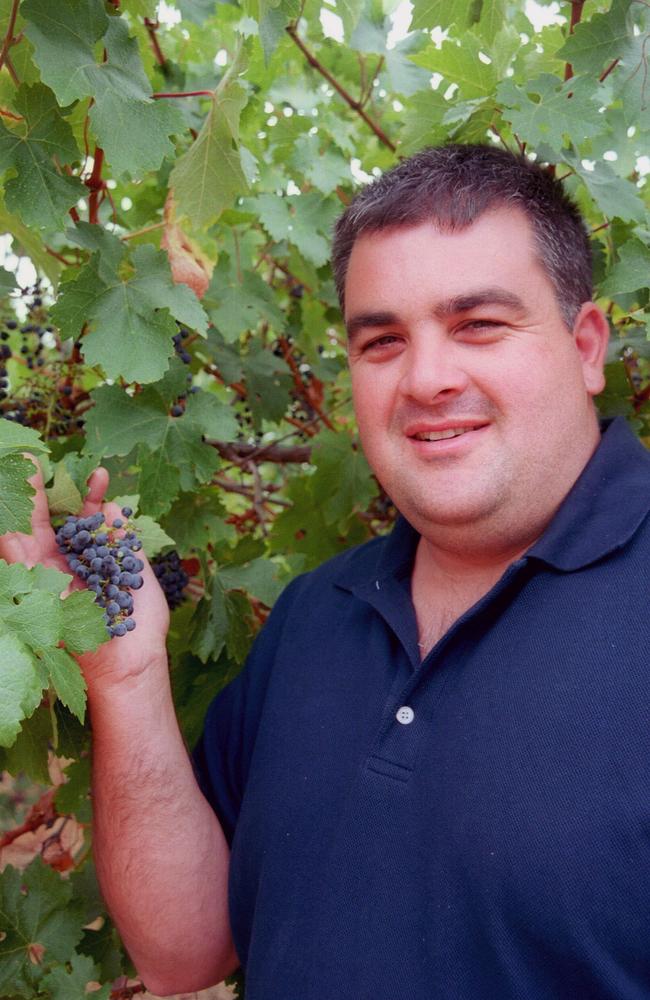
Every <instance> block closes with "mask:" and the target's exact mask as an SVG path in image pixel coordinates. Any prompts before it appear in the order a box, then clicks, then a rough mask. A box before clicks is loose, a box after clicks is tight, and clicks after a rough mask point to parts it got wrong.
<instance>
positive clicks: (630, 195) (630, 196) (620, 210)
mask: <svg viewBox="0 0 650 1000" xmlns="http://www.w3.org/2000/svg"><path fill="white" fill-rule="evenodd" d="M562 158H563V159H564V161H565V163H567V164H568V165H569V166H570V167H573V169H574V170H575V172H576V173H577V174H578V176H579V177H580V178H581V179H582V181H583V182H584V185H585V187H586V188H587V190H588V191H589V194H590V195H591V197H592V198H593V199H594V201H595V202H596V204H597V205H598V208H599V209H600V210H601V212H602V213H603V214H604V215H606V216H607V217H608V218H610V219H614V218H619V219H623V220H624V221H625V222H641V221H642V220H643V219H644V218H645V213H646V208H645V205H644V204H643V201H642V199H641V197H640V195H639V192H638V190H637V188H636V187H635V185H634V184H633V183H632V181H629V180H627V178H626V177H618V176H617V175H616V174H615V173H614V171H613V170H612V168H611V167H610V165H609V163H605V162H603V161H602V160H596V161H595V162H593V167H592V169H591V170H588V169H587V168H586V167H585V166H584V165H583V163H582V158H581V157H580V156H579V155H578V154H576V153H574V152H573V151H571V150H565V151H564V152H563V154H562Z"/></svg>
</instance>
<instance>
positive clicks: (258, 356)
mask: <svg viewBox="0 0 650 1000" xmlns="http://www.w3.org/2000/svg"><path fill="white" fill-rule="evenodd" d="M241 360H242V367H243V371H244V379H245V381H246V386H247V389H248V405H249V406H250V409H251V414H252V417H253V422H254V424H255V426H256V427H260V426H261V422H262V420H263V419H267V420H280V419H281V418H282V416H283V415H284V412H285V410H286V409H287V406H288V403H289V390H290V388H291V384H292V380H291V376H290V375H289V373H288V371H287V367H286V364H285V363H284V361H281V360H280V359H279V358H276V357H275V356H274V355H273V354H272V353H271V352H270V351H268V350H265V349H264V348H263V347H259V346H256V347H254V348H251V350H250V351H249V353H248V354H247V355H246V356H245V357H242V359H241Z"/></svg>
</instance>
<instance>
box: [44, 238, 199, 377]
mask: <svg viewBox="0 0 650 1000" xmlns="http://www.w3.org/2000/svg"><path fill="white" fill-rule="evenodd" d="M131 263H132V265H133V268H134V273H133V274H132V276H131V277H128V278H125V279H124V280H122V279H121V278H120V277H119V275H116V276H115V277H114V278H113V279H112V280H111V281H110V282H106V281H104V280H102V275H101V274H100V270H99V268H100V266H101V255H100V254H97V255H95V256H94V257H93V259H92V260H91V262H90V263H89V264H88V265H86V267H85V268H83V270H82V271H81V273H80V274H79V276H78V277H77V279H76V281H74V282H71V283H70V284H68V285H66V286H65V287H64V288H63V290H62V291H61V294H60V296H59V300H58V302H57V303H56V305H55V306H54V308H53V309H52V313H51V314H52V318H53V319H54V321H55V322H56V323H57V324H58V326H59V328H60V329H61V333H62V336H64V337H76V336H78V335H79V332H80V330H81V328H82V326H83V325H84V324H85V323H90V330H89V332H88V333H87V334H86V335H85V337H84V340H83V352H84V357H85V359H86V362H87V363H88V364H89V365H96V364H98V365H101V366H102V367H103V369H104V371H105V372H106V374H107V376H108V377H109V378H119V377H120V376H121V377H123V378H124V379H126V380H127V381H129V382H139V383H146V382H155V381H157V380H158V379H160V378H161V377H162V376H163V375H164V373H165V372H166V371H167V369H168V367H169V359H170V358H171V356H172V355H173V353H174V345H173V342H172V337H173V336H174V334H175V333H176V332H177V327H176V323H175V319H177V320H179V321H180V322H182V323H187V324H188V325H189V326H191V327H194V328H196V329H198V330H199V331H201V332H204V331H205V329H206V325H207V317H206V315H205V313H204V311H203V309H202V307H201V305H200V304H199V302H198V299H197V298H196V296H195V294H194V292H192V290H191V289H190V288H189V287H188V286H187V285H185V284H179V285H176V284H174V282H173V281H172V277H171V272H170V270H169V261H168V260H167V257H166V254H164V253H163V252H162V251H159V250H156V249H155V248H154V247H152V246H148V245H147V246H140V247H136V249H135V250H134V252H133V255H132V258H131ZM174 317H175V319H174Z"/></svg>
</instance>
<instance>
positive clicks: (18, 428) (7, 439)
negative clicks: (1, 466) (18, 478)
mask: <svg viewBox="0 0 650 1000" xmlns="http://www.w3.org/2000/svg"><path fill="white" fill-rule="evenodd" d="M49 450H50V449H49V448H48V446H47V445H46V444H44V442H43V441H41V438H40V435H39V433H38V431H35V430H32V428H31V427H23V426H22V424H17V423H16V422H15V421H13V420H4V419H0V455H5V454H7V453H8V452H12V451H30V452H36V453H43V452H48V451H49Z"/></svg>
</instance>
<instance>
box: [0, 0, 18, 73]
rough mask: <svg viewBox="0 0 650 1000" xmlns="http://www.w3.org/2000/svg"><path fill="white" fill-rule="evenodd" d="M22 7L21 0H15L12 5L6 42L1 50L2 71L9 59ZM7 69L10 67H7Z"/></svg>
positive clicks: (0, 65) (0, 66)
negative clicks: (19, 11) (20, 7)
mask: <svg viewBox="0 0 650 1000" xmlns="http://www.w3.org/2000/svg"><path fill="white" fill-rule="evenodd" d="M19 5H20V0H13V3H12V5H11V13H10V14H9V23H8V25H7V31H6V33H5V37H4V41H3V43H2V48H1V49H0V69H2V65H3V63H4V62H5V60H6V59H7V55H8V52H9V49H10V48H11V46H12V44H13V40H14V28H15V27H16V18H17V17H18V7H19ZM7 69H9V67H8V66H7Z"/></svg>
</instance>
